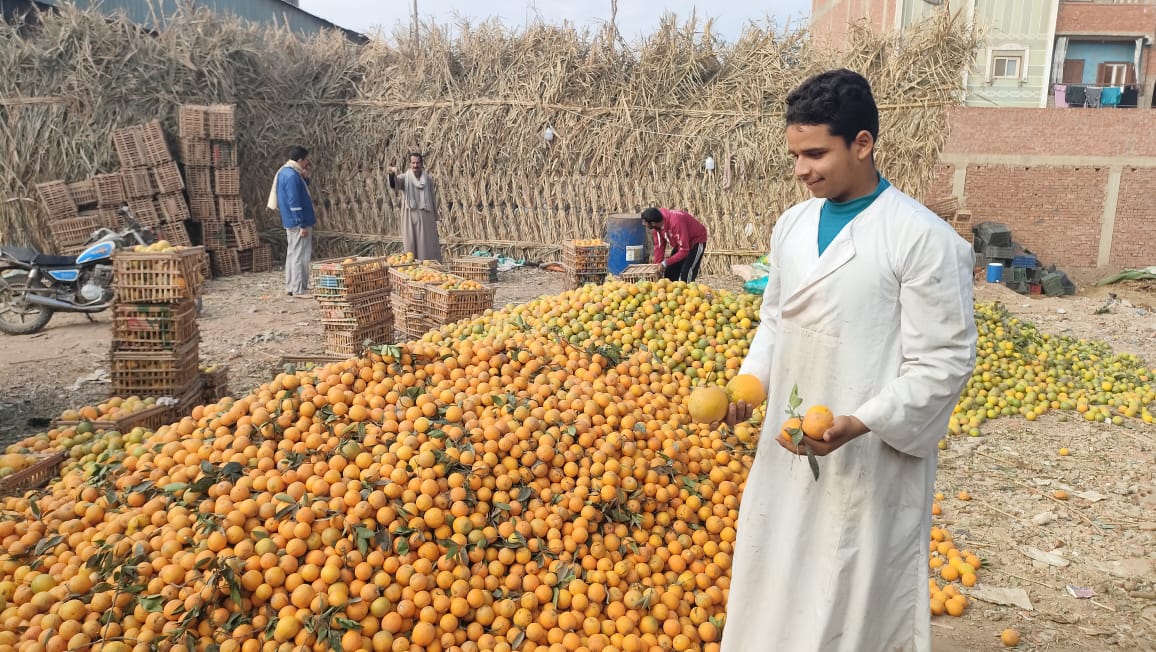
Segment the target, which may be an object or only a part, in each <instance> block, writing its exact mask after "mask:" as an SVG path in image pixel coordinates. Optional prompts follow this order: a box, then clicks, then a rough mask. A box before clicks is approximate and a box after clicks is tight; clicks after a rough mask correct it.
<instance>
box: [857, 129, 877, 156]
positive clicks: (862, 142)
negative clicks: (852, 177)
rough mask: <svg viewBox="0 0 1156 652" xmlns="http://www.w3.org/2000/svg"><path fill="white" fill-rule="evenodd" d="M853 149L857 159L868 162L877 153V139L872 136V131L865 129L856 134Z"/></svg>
mask: <svg viewBox="0 0 1156 652" xmlns="http://www.w3.org/2000/svg"><path fill="white" fill-rule="evenodd" d="M852 147H853V148H854V149H855V158H857V159H859V160H860V161H864V160H867V159H869V158H871V155H872V154H873V153H874V152H875V137H874V136H872V135H871V132H870V131H867V130H866V129H864V130H862V131H860V132H859V133H857V134H855V142H854V143H853V144H852Z"/></svg>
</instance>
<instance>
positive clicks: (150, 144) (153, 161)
mask: <svg viewBox="0 0 1156 652" xmlns="http://www.w3.org/2000/svg"><path fill="white" fill-rule="evenodd" d="M141 139H142V140H143V141H144V148H145V154H146V155H147V156H148V159H149V165H154V166H157V167H160V166H161V165H163V164H165V163H169V162H171V161H172V160H173V155H172V152H170V151H169V144H168V142H167V141H165V130H164V129H163V128H161V122H160V120H151V121H149V122H146V123H145V124H143V125H141Z"/></svg>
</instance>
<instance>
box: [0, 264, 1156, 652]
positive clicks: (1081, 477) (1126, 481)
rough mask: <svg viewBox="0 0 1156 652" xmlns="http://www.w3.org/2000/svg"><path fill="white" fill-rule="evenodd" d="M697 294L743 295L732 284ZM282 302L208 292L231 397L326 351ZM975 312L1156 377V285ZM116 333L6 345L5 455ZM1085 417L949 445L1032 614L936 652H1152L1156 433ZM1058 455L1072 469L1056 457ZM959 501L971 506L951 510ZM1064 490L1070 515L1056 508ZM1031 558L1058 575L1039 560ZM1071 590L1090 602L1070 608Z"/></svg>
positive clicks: (0, 425)
mask: <svg viewBox="0 0 1156 652" xmlns="http://www.w3.org/2000/svg"><path fill="white" fill-rule="evenodd" d="M1094 278H1095V277H1091V276H1089V277H1088V278H1080V277H1079V276H1077V280H1078V281H1080V280H1082V281H1089V280H1094ZM499 281H500V282H499V285H498V294H497V303H498V305H505V304H508V303H515V302H524V301H526V300H528V299H531V298H533V297H536V296H539V295H542V294H552V293H556V292H558V291H560V289H561V286H562V278H561V276H560V275H559V274H555V273H551V272H546V271H543V270H539V269H520V270H513V271H511V272H504V273H502V274H501V275H500V279H499ZM703 281H705V282H707V283H710V284H712V285H714V286H717V287H729V288H732V289H734V288H737V287H738V286H739V285H740V282H739V280H738V279H737V278H735V277H730V276H727V277H713V278H706V279H703ZM281 288H282V281H281V275H280V273H279V272H271V273H268V274H247V275H243V276H238V277H232V278H228V279H222V280H217V281H212V282H210V283H209V284H208V291H207V293H206V295H205V298H204V312H203V314H202V318H201V338H202V339H201V358H202V361H203V362H213V363H226V364H228V365H229V379H230V386H231V387H232V389H233V390H234V393H238V392H245V391H247V390H249V389H251V388H253V387H255V386H256V385H258V384H260V383H262V382H264V381H265V380H267V379H268V378H269V376H270V374H271V373H273V372H274V370H275V369H276V368H277V367H278V365H279V362H280V360H281V357H282V356H284V355H303V354H310V353H316V352H319V351H321V350H322V349H323V342H322V340H321V336H320V326H319V322H318V318H317V317H318V315H317V304H316V303H315V302H314V301H309V300H294V299H290V298H288V297H286V296H285V295H284V294H283V292H282V289H281ZM976 296H977V298H978V299H979V300H981V301H1001V302H1003V303H1004V304H1005V305H1006V306H1007V307H1008V308H1009V309H1010V310H1011V311H1012V312H1013V313H1015V314H1017V315H1019V316H1021V317H1022V318H1024V319H1026V320H1029V321H1032V322H1034V323H1036V324H1038V325H1039V326H1040V327H1041V329H1043V330H1044V331H1047V332H1052V333H1064V334H1071V335H1073V336H1076V337H1087V338H1096V339H1103V340H1105V341H1107V342H1108V343H1110V344H1111V345H1112V346H1113V347H1114V348H1115V349H1116V350H1118V351H1126V352H1130V353H1134V354H1137V355H1140V356H1141V357H1143V358H1144V359H1146V360H1147V361H1148V363H1149V364H1150V365H1156V312H1153V308H1156V283H1142V282H1137V283H1123V284H1118V285H1115V286H1110V287H1106V288H1095V287H1091V288H1085V289H1082V290H1081V292H1080V293H1078V294H1077V295H1076V296H1073V297H1059V298H1040V297H1030V298H1029V297H1024V296H1020V295H1017V294H1015V293H1012V292H1010V291H1008V290H1007V289H1005V288H1004V287H1003V286H993V285H987V284H983V283H981V284H979V285H977V288H976ZM109 323H110V317H109V315H107V314H104V315H99V316H97V317H96V319H95V322H89V320H87V319H86V318H85V317H83V316H78V315H58V316H57V317H56V318H54V319H53V320H52V322H51V324H50V325H49V327H48V328H47V329H46V330H45V331H43V332H42V333H39V334H37V335H34V336H28V337H3V338H2V339H0V369H3V380H2V381H0V382H2V383H3V384H2V385H0V386H2V387H3V388H4V390H5V391H3V392H0V442H2V443H7V442H10V441H12V440H13V439H16V438H18V437H23V436H25V435H27V434H30V433H33V432H35V431H37V430H38V429H42V428H43V427H44V425H45V424H46V423H47V420H48V419H50V418H51V417H53V416H55V415H57V414H59V413H60V412H61V411H62V410H63V409H64V408H66V407H76V406H79V405H84V404H86V403H91V402H95V401H98V400H99V399H101V398H104V397H105V396H107V392H108V385H107V384H102V383H101V382H90V381H88V380H86V379H91V378H93V377H96V376H99V375H100V374H99V370H102V369H103V370H107V368H108V363H107V357H108V350H109V346H110V340H111V328H110V326H109ZM1078 416H1079V415H1076V414H1049V415H1047V416H1045V417H1044V418H1042V419H1040V420H1038V421H1035V422H1027V421H1025V420H1022V419H1002V420H998V421H995V422H993V423H989V424H986V425H985V430H984V436H982V437H978V438H954V439H952V440H950V445H949V447H948V448H947V450H945V451H944V452H943V454H942V455H941V457H940V472H939V479H938V485H939V488H940V490H942V491H943V492H944V493H945V494H947V496H948V497H947V499H946V500H944V501H943V504H942V506H943V515H942V516H940V517H938V518H937V519H936V522H937V524H939V525H942V526H945V527H947V528H949V529H950V530H951V532H952V533H953V534H954V535H955V537H956V539H957V541H959V542H961V543H962V544H964V545H966V546H967V547H968V548H970V549H972V550H974V551H976V552H977V553H978V554H979V555H980V556H981V557H982V558H983V559H984V560H985V568H984V569H983V570H982V571H981V575H980V581H981V585H983V586H985V587H987V588H996V589H1017V588H1020V589H1023V590H1024V591H1026V594H1027V596H1028V598H1029V599H1030V601H1031V606H1032V609H1030V610H1029V609H1026V608H1021V607H1009V606H1004V605H1000V604H995V603H993V602H990V601H983V600H978V599H977V600H973V602H972V607H971V608H969V610H968V611H967V613H965V614H964V616H963V617H961V618H948V617H941V618H936V619H935V620H934V621H933V625H934V627H933V629H934V632H935V635H936V644H935V650H936V651H937V652H964V651H970V650H992V649H1000V644H999V638H998V637H999V633H1000V631H1002V630H1003V629H1004V628H1005V627H1015V628H1016V629H1018V630H1019V631H1020V632H1021V634H1022V636H1023V642H1022V643H1021V645H1020V648H1021V649H1027V650H1041V651H1042V650H1108V649H1120V650H1156V483H1154V481H1153V468H1154V467H1156V464H1154V463H1156V459H1154V458H1156V427H1153V426H1150V425H1148V426H1145V425H1144V424H1142V423H1139V422H1131V423H1129V424H1127V426H1126V427H1114V426H1105V425H1104V424H1093V423H1088V422H1086V421H1084V420H1083V419H1078V418H1075V417H1078ZM1061 447H1067V448H1069V449H1070V450H1071V451H1072V454H1071V455H1070V456H1067V457H1061V456H1059V454H1058V450H1059V448H1061ZM962 489H966V490H967V491H968V492H969V493H970V494H971V496H972V499H971V500H970V501H966V502H965V501H960V500H957V499H955V498H953V496H955V495H956V493H957V492H958V491H959V490H962ZM1056 489H1063V490H1065V491H1067V492H1068V493H1069V494H1070V496H1071V498H1070V500H1067V501H1060V500H1057V499H1055V498H1053V497H1052V492H1053V491H1054V490H1056ZM960 547H961V548H962V547H963V545H961V546H960ZM1029 547H1030V548H1034V549H1036V550H1038V551H1042V552H1048V553H1052V554H1053V555H1056V556H1058V557H1059V558H1058V559H1057V558H1053V559H1052V562H1053V563H1063V564H1065V565H1063V566H1056V565H1053V564H1052V563H1047V562H1041V561H1036V560H1033V559H1032V558H1031V557H1029V556H1028V554H1027V553H1026V552H1025V551H1026V550H1028V549H1029ZM1037 556H1039V555H1037ZM1069 585H1071V586H1073V587H1083V588H1090V589H1092V590H1093V591H1094V593H1095V596H1094V597H1091V598H1076V597H1073V596H1072V595H1071V594H1069V592H1068V590H1067V588H1066V587H1067V586H1069ZM989 599H991V598H989Z"/></svg>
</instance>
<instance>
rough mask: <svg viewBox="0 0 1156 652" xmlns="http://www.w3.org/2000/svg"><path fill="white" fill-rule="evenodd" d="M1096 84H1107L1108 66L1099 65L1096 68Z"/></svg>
mask: <svg viewBox="0 0 1156 652" xmlns="http://www.w3.org/2000/svg"><path fill="white" fill-rule="evenodd" d="M1096 83H1097V84H1099V85H1101V86H1102V85H1104V84H1106V83H1108V64H1106V63H1101V64H1100V65H1098V66H1096Z"/></svg>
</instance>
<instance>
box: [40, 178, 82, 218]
mask: <svg viewBox="0 0 1156 652" xmlns="http://www.w3.org/2000/svg"><path fill="white" fill-rule="evenodd" d="M36 193H37V194H39V195H40V202H41V203H42V204H44V210H45V211H47V212H48V219H49V220H61V219H65V220H66V219H69V218H73V217H76V215H77V212H78V211H77V208H76V202H74V201H72V193H70V192H69V191H68V184H67V183H64V182H63V181H47V182H45V183H38V184H36Z"/></svg>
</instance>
